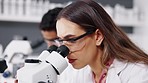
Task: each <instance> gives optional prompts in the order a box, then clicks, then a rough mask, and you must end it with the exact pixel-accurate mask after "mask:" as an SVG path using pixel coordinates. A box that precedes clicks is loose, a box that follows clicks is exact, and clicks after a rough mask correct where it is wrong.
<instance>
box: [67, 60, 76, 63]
mask: <svg viewBox="0 0 148 83" xmlns="http://www.w3.org/2000/svg"><path fill="white" fill-rule="evenodd" d="M76 60H77V59H68V62H69V63H73V62H75V61H76Z"/></svg>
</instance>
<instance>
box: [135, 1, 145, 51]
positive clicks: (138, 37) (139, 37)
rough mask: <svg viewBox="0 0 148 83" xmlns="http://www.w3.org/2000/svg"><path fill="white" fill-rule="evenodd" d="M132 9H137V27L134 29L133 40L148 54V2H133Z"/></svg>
mask: <svg viewBox="0 0 148 83" xmlns="http://www.w3.org/2000/svg"><path fill="white" fill-rule="evenodd" d="M133 4H134V7H137V8H138V11H139V17H138V18H139V20H138V22H137V24H138V25H136V26H135V28H134V37H133V40H134V41H135V43H136V44H137V45H138V46H140V47H141V48H142V49H143V50H145V51H146V52H147V53H148V5H147V4H148V0H134V3H133Z"/></svg>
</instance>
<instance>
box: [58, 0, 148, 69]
mask: <svg viewBox="0 0 148 83" xmlns="http://www.w3.org/2000/svg"><path fill="white" fill-rule="evenodd" d="M60 18H65V19H67V20H69V21H71V22H74V23H76V24H78V25H80V26H81V27H82V28H83V29H84V30H85V31H88V30H91V29H95V30H96V29H99V30H100V32H101V33H102V34H103V35H104V40H103V42H102V44H101V46H100V47H101V49H102V51H103V55H102V56H101V65H102V67H103V68H105V67H106V63H107V62H108V60H110V59H113V58H116V59H118V60H121V61H128V62H133V63H135V62H143V63H145V64H148V55H147V54H146V53H145V52H144V51H142V50H141V49H140V48H139V47H137V46H136V45H135V44H134V43H133V42H132V41H131V40H130V39H129V38H128V36H127V35H126V33H124V32H123V31H122V30H121V29H120V28H119V27H118V26H117V25H116V24H115V23H114V22H113V20H112V19H111V17H110V16H109V15H108V14H107V12H106V11H105V10H104V9H103V8H102V6H101V5H99V4H98V3H96V2H94V1H92V0H83V1H82V0H81V1H76V2H74V3H73V4H71V5H69V6H67V7H65V8H64V9H63V10H62V11H61V12H60V13H59V15H58V17H57V20H58V19H60Z"/></svg>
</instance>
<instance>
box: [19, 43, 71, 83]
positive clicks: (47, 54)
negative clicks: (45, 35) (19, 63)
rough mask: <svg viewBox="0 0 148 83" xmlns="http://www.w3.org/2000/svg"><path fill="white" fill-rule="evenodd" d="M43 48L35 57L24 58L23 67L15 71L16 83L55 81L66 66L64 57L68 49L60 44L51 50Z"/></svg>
mask: <svg viewBox="0 0 148 83" xmlns="http://www.w3.org/2000/svg"><path fill="white" fill-rule="evenodd" d="M49 48H50V49H48V50H44V51H43V52H42V53H41V54H40V55H39V57H38V58H37V59H26V60H25V65H24V67H22V68H20V69H19V70H18V71H17V79H18V83H56V81H57V75H60V74H61V73H62V72H63V71H64V70H65V69H66V67H67V66H68V63H67V61H66V59H65V57H66V56H67V55H68V54H69V49H68V48H67V47H66V46H64V45H62V46H60V47H58V48H57V50H56V51H53V49H52V48H54V47H49Z"/></svg>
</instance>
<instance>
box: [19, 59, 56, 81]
mask: <svg viewBox="0 0 148 83" xmlns="http://www.w3.org/2000/svg"><path fill="white" fill-rule="evenodd" d="M49 65H50V64H48V63H46V62H42V63H25V66H24V67H23V68H21V69H19V70H18V71H17V79H18V83H40V82H41V83H56V80H57V74H56V71H55V70H54V69H53V67H52V66H49Z"/></svg>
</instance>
